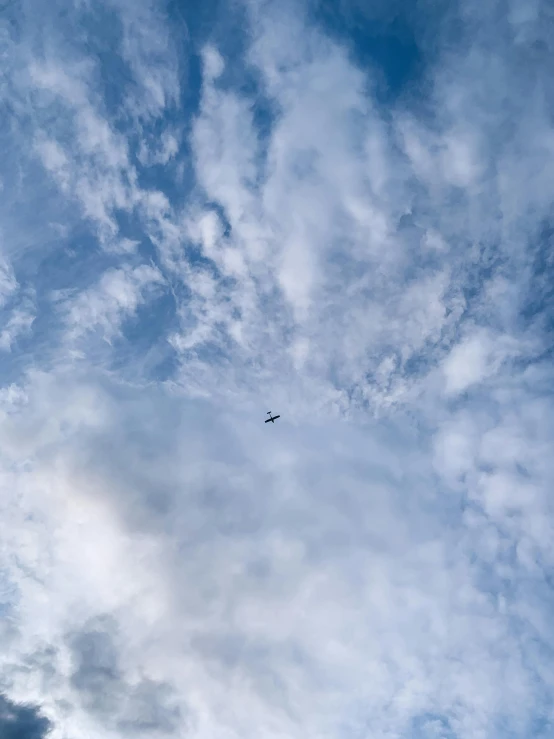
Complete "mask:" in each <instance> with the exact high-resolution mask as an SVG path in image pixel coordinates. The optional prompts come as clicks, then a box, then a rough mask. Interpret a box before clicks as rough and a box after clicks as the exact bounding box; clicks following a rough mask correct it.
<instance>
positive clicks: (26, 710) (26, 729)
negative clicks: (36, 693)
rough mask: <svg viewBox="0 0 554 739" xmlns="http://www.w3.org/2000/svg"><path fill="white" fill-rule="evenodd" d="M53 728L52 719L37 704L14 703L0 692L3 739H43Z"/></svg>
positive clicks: (0, 724) (0, 721)
mask: <svg viewBox="0 0 554 739" xmlns="http://www.w3.org/2000/svg"><path fill="white" fill-rule="evenodd" d="M50 729H51V724H50V721H48V719H47V718H45V717H44V716H42V715H41V713H40V710H39V709H38V708H37V707H36V706H25V705H18V704H17V703H12V701H10V700H9V699H8V698H6V696H5V695H2V694H0V737H2V739H43V737H46V736H48V734H49V732H50Z"/></svg>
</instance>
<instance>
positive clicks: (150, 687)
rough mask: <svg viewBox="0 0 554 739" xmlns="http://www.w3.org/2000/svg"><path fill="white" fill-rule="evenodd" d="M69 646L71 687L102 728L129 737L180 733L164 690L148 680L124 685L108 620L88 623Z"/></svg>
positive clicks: (178, 719) (177, 716)
mask: <svg viewBox="0 0 554 739" xmlns="http://www.w3.org/2000/svg"><path fill="white" fill-rule="evenodd" d="M68 641H69V646H70V650H71V653H72V656H73V664H74V671H73V674H72V676H71V683H72V685H73V687H74V688H75V689H76V690H77V691H78V692H79V694H80V696H81V700H82V703H83V706H84V707H85V708H86V709H87V711H89V712H90V713H92V714H94V715H95V716H96V717H97V718H99V719H100V720H101V721H102V722H103V723H104V724H105V725H107V726H111V727H115V728H117V730H119V731H121V732H122V733H125V734H127V733H128V734H129V735H130V736H136V735H137V733H148V732H152V731H156V732H165V733H166V734H168V735H172V734H174V733H176V732H177V729H178V728H179V727H180V728H181V729H182V716H181V712H180V710H179V709H178V708H176V707H174V706H172V705H171V697H172V691H171V688H170V687H169V686H168V685H166V684H164V683H159V682H156V681H154V680H148V679H142V680H140V681H139V682H137V683H135V684H131V683H129V682H128V681H127V680H126V677H125V674H124V671H123V669H122V668H121V664H120V662H121V660H120V655H119V651H118V646H117V641H118V633H117V624H116V623H115V621H114V620H113V619H112V618H110V617H105V616H104V617H99V618H96V619H93V620H92V621H91V622H89V623H88V624H87V625H86V629H85V630H83V631H82V632H79V633H76V634H72V635H71V636H70V637H69V640H68Z"/></svg>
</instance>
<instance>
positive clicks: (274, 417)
mask: <svg viewBox="0 0 554 739" xmlns="http://www.w3.org/2000/svg"><path fill="white" fill-rule="evenodd" d="M276 418H281V416H273V420H275V419H276Z"/></svg>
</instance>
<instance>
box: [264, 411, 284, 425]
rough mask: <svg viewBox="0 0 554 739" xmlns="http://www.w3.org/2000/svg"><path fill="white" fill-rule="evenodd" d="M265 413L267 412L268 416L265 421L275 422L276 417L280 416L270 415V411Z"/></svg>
mask: <svg viewBox="0 0 554 739" xmlns="http://www.w3.org/2000/svg"><path fill="white" fill-rule="evenodd" d="M267 413H268V416H269V418H268V419H267V420H266V423H269V422H270V421H271V423H275V419H276V418H281V416H272V415H271V411H268V412H267Z"/></svg>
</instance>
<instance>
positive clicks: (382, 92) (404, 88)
mask: <svg viewBox="0 0 554 739" xmlns="http://www.w3.org/2000/svg"><path fill="white" fill-rule="evenodd" d="M417 13H418V11H417V9H416V7H415V5H414V3H412V2H409V0H405V1H402V2H391V3H390V4H388V3H387V4H385V3H371V4H370V3H367V4H366V3H359V2H356V0H354V1H349V0H346V1H345V0H315V1H314V2H312V3H311V16H312V18H313V20H314V21H315V22H316V23H318V24H319V25H320V26H321V27H322V29H323V30H324V32H325V33H326V34H328V35H329V36H330V37H331V38H334V39H336V40H337V41H339V43H341V45H344V46H346V47H347V48H348V49H349V50H350V53H351V54H352V57H353V60H354V62H355V63H356V64H358V65H359V66H360V67H361V68H362V69H364V70H365V71H366V72H368V73H369V79H370V80H371V86H372V88H373V92H374V94H375V98H376V100H377V101H378V102H379V103H381V104H382V105H383V106H385V110H384V111H383V113H384V114H385V115H386V112H385V111H386V106H387V105H388V104H390V103H391V102H394V101H396V100H397V99H398V98H399V97H402V96H410V97H415V96H416V95H419V96H421V95H422V94H424V84H423V83H424V81H425V73H426V71H427V70H428V69H429V68H430V66H431V64H432V59H430V58H429V53H428V49H427V48H425V49H424V48H423V43H424V39H423V38H422V37H421V36H422V34H421V33H420V34H419V35H418V30H420V29H418V24H417ZM435 15H436V16H438V13H436V12H435ZM437 20H438V18H437ZM425 22H426V24H430V25H433V11H431V12H430V13H427V14H426V18H425ZM416 91H417V92H416Z"/></svg>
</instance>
